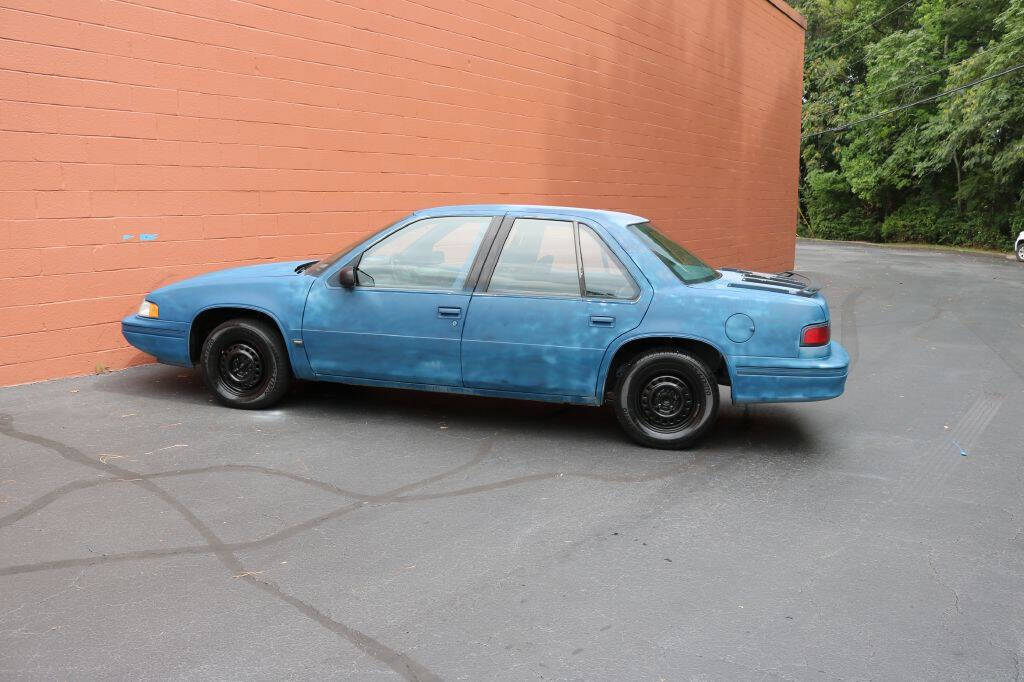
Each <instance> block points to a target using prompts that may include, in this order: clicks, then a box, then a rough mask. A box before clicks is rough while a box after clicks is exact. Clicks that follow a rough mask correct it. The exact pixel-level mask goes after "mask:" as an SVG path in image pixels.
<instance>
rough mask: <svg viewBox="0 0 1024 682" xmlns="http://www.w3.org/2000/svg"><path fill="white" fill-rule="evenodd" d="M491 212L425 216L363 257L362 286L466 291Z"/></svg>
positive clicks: (360, 265)
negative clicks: (434, 216)
mask: <svg viewBox="0 0 1024 682" xmlns="http://www.w3.org/2000/svg"><path fill="white" fill-rule="evenodd" d="M490 223H491V218H490V217H489V216H474V217H451V218H447V217H446V218H425V219H424V220H419V221H417V222H415V223H412V224H411V225H407V226H406V227H403V228H402V229H401V230H399V231H398V232H395V233H394V234H391V235H388V236H387V237H385V238H384V239H382V240H381V241H379V242H377V243H376V244H374V245H373V246H371V247H370V248H368V249H367V250H366V251H365V252H363V256H362V258H360V259H359V272H358V278H359V286H376V287H390V288H398V289H461V288H462V285H463V284H464V283H465V281H466V275H468V274H469V268H470V267H471V266H472V264H473V256H474V255H475V254H476V250H477V248H478V247H479V246H480V240H481V239H482V238H483V236H484V233H485V232H486V231H487V226H488V225H490Z"/></svg>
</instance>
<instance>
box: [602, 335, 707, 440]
mask: <svg viewBox="0 0 1024 682" xmlns="http://www.w3.org/2000/svg"><path fill="white" fill-rule="evenodd" d="M718 403H719V396H718V381H717V380H716V379H715V375H714V373H712V371H711V370H710V369H709V368H708V366H707V365H706V364H705V363H704V362H703V361H701V360H700V359H698V358H697V357H695V356H693V355H690V354H689V353H686V352H684V351H680V350H674V349H661V350H652V351H649V352H647V353H644V354H643V355H641V356H639V357H638V358H636V360H634V361H633V362H632V363H631V364H630V365H629V366H628V367H627V368H626V371H625V372H624V373H623V375H622V379H621V381H620V382H619V386H618V390H616V392H615V416H616V417H618V419H619V424H620V425H621V426H622V428H623V430H624V431H625V432H626V434H627V435H628V436H629V437H630V438H632V439H633V440H635V441H636V442H637V443H639V444H640V445H646V446H647V447H651V448H661V449H665V450H676V449H680V448H685V447H689V446H690V445H693V444H694V443H696V442H697V441H699V440H700V439H701V438H702V437H703V436H704V434H705V433H706V432H707V430H708V429H709V428H711V425H712V424H714V422H715V417H716V416H717V415H718Z"/></svg>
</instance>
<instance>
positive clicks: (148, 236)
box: [139, 232, 159, 242]
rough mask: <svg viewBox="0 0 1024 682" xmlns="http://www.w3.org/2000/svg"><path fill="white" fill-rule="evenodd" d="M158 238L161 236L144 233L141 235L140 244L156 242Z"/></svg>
mask: <svg viewBox="0 0 1024 682" xmlns="http://www.w3.org/2000/svg"><path fill="white" fill-rule="evenodd" d="M158 236H159V235H157V234H154V233H152V232H143V233H142V234H140V235H139V241H140V242H151V241H154V240H156V238H157V237H158Z"/></svg>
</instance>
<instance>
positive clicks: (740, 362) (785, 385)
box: [730, 341, 850, 403]
mask: <svg viewBox="0 0 1024 682" xmlns="http://www.w3.org/2000/svg"><path fill="white" fill-rule="evenodd" d="M829 347H830V352H829V354H828V355H826V356H824V357H820V358H758V357H738V358H735V359H734V360H733V368H732V373H731V377H730V378H731V380H732V401H733V402H734V403H791V402H807V401H811V400H828V399H829V398H836V397H838V396H840V395H842V393H843V389H844V388H845V387H846V376H847V374H848V372H849V369H850V356H849V354H848V353H847V352H846V349H845V348H843V347H842V346H840V345H839V344H838V343H836V342H835V341H833V342H831V343H830V344H829Z"/></svg>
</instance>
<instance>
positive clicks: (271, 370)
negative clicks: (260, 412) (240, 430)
mask: <svg viewBox="0 0 1024 682" xmlns="http://www.w3.org/2000/svg"><path fill="white" fill-rule="evenodd" d="M199 364H200V367H201V368H202V372H203V379H204V380H205V382H206V385H207V386H208V387H209V388H210V390H211V391H213V394H214V396H215V397H216V398H217V400H219V401H220V402H221V403H223V404H225V405H228V406H229V407H239V408H243V409H259V408H261V407H268V406H270V405H273V404H274V403H276V402H277V401H278V400H280V399H281V398H282V397H283V396H284V394H285V393H286V392H287V391H288V386H289V384H290V383H291V375H292V372H291V365H290V364H289V362H288V354H287V352H286V351H285V347H284V342H283V341H282V339H281V335H280V334H279V333H278V331H277V329H276V328H275V327H273V326H272V325H270V324H269V323H267V322H264V321H263V320H258V319H253V318H236V319H233V320H228V321H227V322H225V323H223V324H221V325H220V326H218V327H217V328H216V329H214V330H213V331H212V332H210V335H209V336H207V337H206V341H205V342H204V343H203V351H202V355H201V356H200V359H199Z"/></svg>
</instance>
